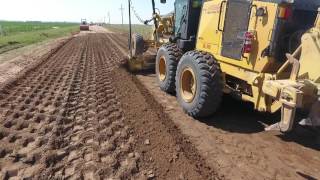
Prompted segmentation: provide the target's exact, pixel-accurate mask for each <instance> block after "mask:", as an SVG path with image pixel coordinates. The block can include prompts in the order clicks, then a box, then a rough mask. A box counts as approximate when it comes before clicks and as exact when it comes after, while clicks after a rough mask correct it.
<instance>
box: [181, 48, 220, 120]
mask: <svg viewBox="0 0 320 180" xmlns="http://www.w3.org/2000/svg"><path fill="white" fill-rule="evenodd" d="M176 92H177V99H178V102H179V104H180V105H181V106H182V108H183V109H184V111H185V112H186V113H187V114H188V115H190V116H192V117H195V118H202V117H207V116H210V115H212V114H213V113H214V112H215V111H216V110H217V109H218V108H219V106H220V103H221V100H222V95H223V83H222V73H221V70H220V66H219V64H218V63H217V61H215V59H214V58H213V56H211V55H210V54H208V53H206V52H200V51H189V52H187V53H186V54H184V55H183V56H182V58H181V60H180V62H179V65H178V69H177V75H176Z"/></svg>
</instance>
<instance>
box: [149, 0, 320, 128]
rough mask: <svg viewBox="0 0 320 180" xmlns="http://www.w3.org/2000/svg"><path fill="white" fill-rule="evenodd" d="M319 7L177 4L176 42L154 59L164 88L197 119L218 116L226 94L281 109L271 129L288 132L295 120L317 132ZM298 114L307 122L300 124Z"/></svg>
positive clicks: (215, 0)
mask: <svg viewBox="0 0 320 180" xmlns="http://www.w3.org/2000/svg"><path fill="white" fill-rule="evenodd" d="M318 7H320V1H319V0H308V1H305V0H295V1H293V0H268V1H265V0H252V1H248V0H207V1H202V0H176V3H175V25H174V26H175V29H174V30H175V32H174V36H172V37H171V38H170V42H169V43H166V44H164V45H163V46H161V47H160V48H159V50H158V52H157V57H156V66H155V69H156V74H157V79H158V82H159V86H160V88H161V89H162V90H163V91H166V92H168V93H174V92H175V93H176V96H177V100H178V102H179V104H180V105H181V106H182V108H183V109H184V111H185V112H186V113H188V114H189V115H190V116H193V117H196V118H200V117H206V116H210V115H212V114H214V112H215V111H216V110H217V109H218V107H219V105H220V103H221V101H222V100H223V99H222V95H223V93H226V94H230V95H231V96H233V97H236V98H238V99H241V100H244V101H249V102H252V103H253V104H254V108H255V109H256V110H258V111H261V112H270V113H274V112H276V111H278V110H281V119H280V122H279V123H277V124H275V125H272V126H270V127H268V128H266V129H267V130H271V129H278V130H281V131H282V132H288V131H290V130H292V128H293V127H294V125H295V124H296V122H298V120H299V121H300V124H302V125H312V126H320V25H319V24H320V22H319V21H320V16H319V12H318V11H319V10H318ZM179 13H181V14H180V15H179ZM197 13H199V14H197ZM200 14H201V15H200ZM298 109H299V110H302V111H305V112H307V113H308V114H309V115H308V116H307V117H305V118H304V119H296V112H297V110H298ZM301 120H302V121H301Z"/></svg>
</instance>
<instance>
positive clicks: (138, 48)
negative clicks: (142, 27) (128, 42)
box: [132, 34, 144, 57]
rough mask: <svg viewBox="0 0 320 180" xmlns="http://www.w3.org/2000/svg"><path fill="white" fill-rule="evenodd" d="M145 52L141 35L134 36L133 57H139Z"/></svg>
mask: <svg viewBox="0 0 320 180" xmlns="http://www.w3.org/2000/svg"><path fill="white" fill-rule="evenodd" d="M143 52H144V40H143V36H142V35H140V34H133V35H132V56H133V57H138V56H140V55H142V54H143Z"/></svg>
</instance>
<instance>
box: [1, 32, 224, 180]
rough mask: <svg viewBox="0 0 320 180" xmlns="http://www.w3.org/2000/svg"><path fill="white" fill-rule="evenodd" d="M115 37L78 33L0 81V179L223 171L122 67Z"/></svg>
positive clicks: (200, 175) (203, 175) (199, 175)
mask: <svg viewBox="0 0 320 180" xmlns="http://www.w3.org/2000/svg"><path fill="white" fill-rule="evenodd" d="M110 40H111V35H109V34H94V33H90V34H87V35H83V36H77V37H75V38H73V39H71V40H70V41H68V42H66V44H65V45H63V46H61V47H59V48H57V49H56V50H55V51H53V52H52V53H49V54H48V55H47V56H44V57H43V59H40V60H39V61H38V63H35V64H33V65H32V66H30V67H28V68H27V69H26V70H25V71H24V72H23V73H20V75H19V76H17V77H16V78H13V79H11V80H10V81H8V82H7V83H6V84H4V85H3V87H2V88H1V91H0V113H1V117H0V123H1V124H0V142H1V147H0V179H20V178H27V179H28V178H33V179H65V178H72V179H100V178H101V179H105V178H111V179H130V178H133V179H137V178H138V179H154V178H159V179H178V178H180V179H216V178H218V176H217V175H216V174H215V172H214V171H213V170H212V169H211V168H209V167H208V166H207V165H206V163H205V162H204V160H203V159H202V158H201V156H200V155H199V154H198V153H197V151H196V150H195V148H194V147H193V146H192V145H191V144H189V142H188V139H187V138H185V137H184V136H183V135H181V134H180V133H179V130H178V129H177V128H176V127H174V126H173V124H172V125H171V128H169V129H168V128H167V126H165V125H163V123H164V122H162V120H165V118H164V119H163V118H162V116H160V115H159V113H160V111H158V110H157V109H155V108H150V106H149V105H148V102H147V101H146V100H145V98H144V96H143V95H142V94H141V93H140V91H139V88H138V87H137V86H136V85H135V83H134V81H132V79H131V76H130V75H129V74H127V73H126V72H125V71H124V70H120V69H118V66H117V64H118V61H119V60H121V58H122V56H121V55H120V54H119V52H118V49H117V48H116V47H115V46H113V45H112V44H110V43H106V42H110ZM151 107H154V105H152V104H151ZM168 121H169V119H168ZM167 123H169V122H167ZM143 124H144V125H143Z"/></svg>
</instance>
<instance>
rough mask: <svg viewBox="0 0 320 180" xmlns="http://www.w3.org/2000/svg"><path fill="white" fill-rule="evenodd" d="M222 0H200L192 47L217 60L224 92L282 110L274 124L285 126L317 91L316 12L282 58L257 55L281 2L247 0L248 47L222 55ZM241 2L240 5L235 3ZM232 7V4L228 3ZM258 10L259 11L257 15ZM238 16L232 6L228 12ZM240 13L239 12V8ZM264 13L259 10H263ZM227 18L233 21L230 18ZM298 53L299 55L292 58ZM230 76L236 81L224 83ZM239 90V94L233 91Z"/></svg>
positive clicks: (269, 34) (319, 36)
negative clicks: (311, 23)
mask: <svg viewBox="0 0 320 180" xmlns="http://www.w3.org/2000/svg"><path fill="white" fill-rule="evenodd" d="M227 3H228V1H224V0H208V1H205V2H204V3H203V7H202V13H201V18H200V24H199V29H198V35H197V43H196V49H197V50H201V51H206V52H209V53H210V54H212V55H213V56H214V58H215V59H216V60H217V61H218V62H219V64H220V67H221V70H222V73H223V77H224V83H225V88H224V92H225V93H230V94H237V97H239V98H241V99H242V100H245V101H250V102H252V103H253V104H254V107H255V109H257V110H258V111H263V112H271V113H273V112H276V111H278V110H279V109H281V110H282V119H281V122H280V124H279V129H280V130H282V131H290V130H291V129H292V126H293V121H294V118H295V112H296V109H297V108H302V109H307V110H309V109H311V106H312V105H313V104H316V103H315V102H316V101H317V102H318V101H319V100H318V98H319V97H320V94H319V91H320V90H319V89H320V31H319V26H320V25H319V24H320V23H319V21H320V20H319V16H318V19H317V20H316V22H315V26H314V28H312V29H310V30H309V31H308V32H306V33H304V35H303V36H302V40H301V45H300V46H299V47H298V48H297V50H296V51H295V52H294V53H292V54H287V57H285V58H284V59H275V58H274V57H272V56H262V54H263V53H264V52H263V51H264V50H265V49H266V47H268V45H269V44H270V42H271V39H272V36H273V34H274V31H275V28H274V25H275V23H276V21H277V20H278V17H279V15H281V14H283V12H281V10H282V9H281V8H283V6H286V5H283V4H278V3H272V2H264V1H258V0H253V2H252V4H251V5H250V7H249V12H250V13H249V14H248V22H247V29H246V31H247V32H251V33H252V34H253V35H254V38H253V41H252V50H251V52H250V53H243V54H242V56H241V57H239V58H232V57H230V56H229V57H227V56H225V55H224V53H225V54H228V52H226V51H225V52H223V51H224V48H228V47H226V46H232V43H233V42H230V43H231V45H230V43H229V44H227V43H223V41H224V33H226V32H225V29H226V28H230V27H228V26H226V18H227V15H228V13H227V11H228V8H227ZM237 8H241V7H237ZM230 11H232V8H231V9H230ZM258 11H261V12H262V14H261V15H259V16H258V15H257V14H258V13H261V12H258ZM232 13H233V14H232V15H234V16H239V15H241V14H237V13H238V12H234V11H233V12H232ZM239 13H242V12H239ZM263 13H265V14H263ZM232 23H237V22H236V21H233V22H232ZM298 59H299V60H298ZM230 81H233V82H234V83H236V84H237V86H236V87H230V86H229V85H228V82H230ZM239 94H240V95H239ZM319 109H320V107H319V108H318V111H319Z"/></svg>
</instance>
